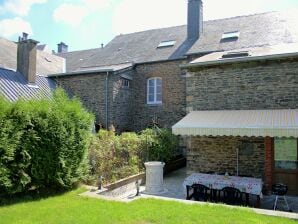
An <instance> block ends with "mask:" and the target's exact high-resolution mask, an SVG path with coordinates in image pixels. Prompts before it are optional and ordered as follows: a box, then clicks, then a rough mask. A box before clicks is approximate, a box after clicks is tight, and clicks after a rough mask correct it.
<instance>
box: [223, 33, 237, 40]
mask: <svg viewBox="0 0 298 224" xmlns="http://www.w3.org/2000/svg"><path fill="white" fill-rule="evenodd" d="M239 36H240V32H239V31H232V32H226V33H223V34H222V36H221V39H237V38H239Z"/></svg>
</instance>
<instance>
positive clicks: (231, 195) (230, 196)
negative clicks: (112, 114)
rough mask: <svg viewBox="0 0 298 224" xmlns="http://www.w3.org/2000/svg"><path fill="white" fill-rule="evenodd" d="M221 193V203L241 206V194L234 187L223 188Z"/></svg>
mask: <svg viewBox="0 0 298 224" xmlns="http://www.w3.org/2000/svg"><path fill="white" fill-rule="evenodd" d="M221 191H222V192H223V202H224V203H226V204H229V205H240V204H242V194H241V192H240V191H239V190H238V189H237V188H234V187H224V188H223V189H222V190H221Z"/></svg>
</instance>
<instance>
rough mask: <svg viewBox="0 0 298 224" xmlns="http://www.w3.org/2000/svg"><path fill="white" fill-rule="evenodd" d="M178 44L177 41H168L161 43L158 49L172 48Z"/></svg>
mask: <svg viewBox="0 0 298 224" xmlns="http://www.w3.org/2000/svg"><path fill="white" fill-rule="evenodd" d="M175 44H176V41H175V40H167V41H161V42H160V43H159V45H158V46H157V48H162V47H172V46H174V45H175Z"/></svg>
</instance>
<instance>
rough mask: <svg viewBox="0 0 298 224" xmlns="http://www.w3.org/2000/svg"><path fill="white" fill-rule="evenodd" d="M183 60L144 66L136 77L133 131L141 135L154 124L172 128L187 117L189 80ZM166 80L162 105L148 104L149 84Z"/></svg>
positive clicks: (136, 71)
mask: <svg viewBox="0 0 298 224" xmlns="http://www.w3.org/2000/svg"><path fill="white" fill-rule="evenodd" d="M182 63H185V62H184V61H182V60H178V61H167V62H156V63H148V64H140V65H137V66H136V68H135V75H134V77H133V81H132V85H133V91H134V93H133V116H132V127H133V130H135V131H140V130H142V129H145V128H147V127H149V126H152V123H153V120H154V121H156V122H157V123H158V125H159V126H160V127H165V128H171V127H172V125H174V124H175V123H177V122H178V121H179V120H180V119H182V118H183V117H184V116H185V115H186V110H185V108H186V102H185V94H186V92H185V91H186V88H185V85H186V84H185V76H184V75H183V73H182V71H181V69H180V67H179V65H181V64H182ZM152 77H160V78H162V104H160V105H150V104H147V80H148V79H149V78H152Z"/></svg>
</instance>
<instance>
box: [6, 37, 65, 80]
mask: <svg viewBox="0 0 298 224" xmlns="http://www.w3.org/2000/svg"><path fill="white" fill-rule="evenodd" d="M64 66H65V59H64V58H62V57H58V56H56V55H53V54H49V53H47V52H44V51H40V50H37V65H36V70H37V74H40V75H47V74H52V73H61V72H63V71H64ZM0 67H2V68H8V69H12V70H16V67H17V44H16V43H15V42H12V41H9V40H6V39H4V38H0Z"/></svg>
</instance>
